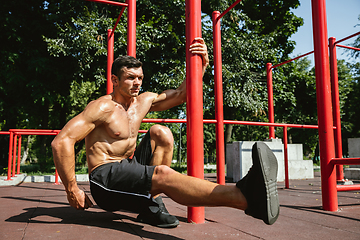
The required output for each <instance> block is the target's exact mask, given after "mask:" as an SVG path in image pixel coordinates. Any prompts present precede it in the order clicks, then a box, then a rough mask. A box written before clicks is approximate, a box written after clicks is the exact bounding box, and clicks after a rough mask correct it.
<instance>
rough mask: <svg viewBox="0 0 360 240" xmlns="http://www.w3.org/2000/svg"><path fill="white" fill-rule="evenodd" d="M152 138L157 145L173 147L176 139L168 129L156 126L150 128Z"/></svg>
mask: <svg viewBox="0 0 360 240" xmlns="http://www.w3.org/2000/svg"><path fill="white" fill-rule="evenodd" d="M150 138H151V139H152V140H153V141H155V143H156V145H160V146H168V147H171V148H172V147H173V144H174V137H173V135H172V132H171V130H170V129H169V128H168V127H165V126H161V125H154V126H152V127H151V128H150Z"/></svg>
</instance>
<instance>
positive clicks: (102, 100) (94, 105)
mask: <svg viewBox="0 0 360 240" xmlns="http://www.w3.org/2000/svg"><path fill="white" fill-rule="evenodd" d="M115 106H116V105H115V103H114V101H112V97H111V96H110V95H105V96H102V97H99V98H98V99H96V100H93V101H91V102H90V103H89V104H88V105H87V106H86V108H85V110H91V111H96V112H103V113H104V112H105V113H108V112H112V111H114V109H115Z"/></svg>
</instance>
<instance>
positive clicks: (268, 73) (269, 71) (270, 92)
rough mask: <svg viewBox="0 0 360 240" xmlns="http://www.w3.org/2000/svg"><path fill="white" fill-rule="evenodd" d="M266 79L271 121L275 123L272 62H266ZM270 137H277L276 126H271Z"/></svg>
mask: <svg viewBox="0 0 360 240" xmlns="http://www.w3.org/2000/svg"><path fill="white" fill-rule="evenodd" d="M266 79H267V92H268V118H269V122H270V123H274V121H275V120H274V96H273V82H272V69H271V63H267V64H266ZM269 138H270V139H272V138H275V128H274V127H272V126H271V127H269Z"/></svg>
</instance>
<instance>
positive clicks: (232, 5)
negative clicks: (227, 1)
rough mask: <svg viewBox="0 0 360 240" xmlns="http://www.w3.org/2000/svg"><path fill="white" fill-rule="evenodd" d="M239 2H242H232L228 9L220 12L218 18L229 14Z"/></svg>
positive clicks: (239, 0) (238, 0)
mask: <svg viewBox="0 0 360 240" xmlns="http://www.w3.org/2000/svg"><path fill="white" fill-rule="evenodd" d="M239 2H241V0H237V1H236V2H234V3H233V4H231V6H230V7H228V9H226V10H225V11H224V12H223V13H222V14H220V15H219V16H218V17H217V20H220V19H221V18H222V17H223V16H224V15H225V14H227V13H228V12H229V11H230V10H231V9H232V8H233V7H235V6H236V5H237V4H238V3H239Z"/></svg>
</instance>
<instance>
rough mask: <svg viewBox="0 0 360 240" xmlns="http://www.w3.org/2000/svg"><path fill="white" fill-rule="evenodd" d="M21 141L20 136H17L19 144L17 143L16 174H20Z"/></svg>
mask: <svg viewBox="0 0 360 240" xmlns="http://www.w3.org/2000/svg"><path fill="white" fill-rule="evenodd" d="M21 139H22V136H21V135H19V143H18V157H17V158H18V160H17V169H16V174H20V162H21Z"/></svg>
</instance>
